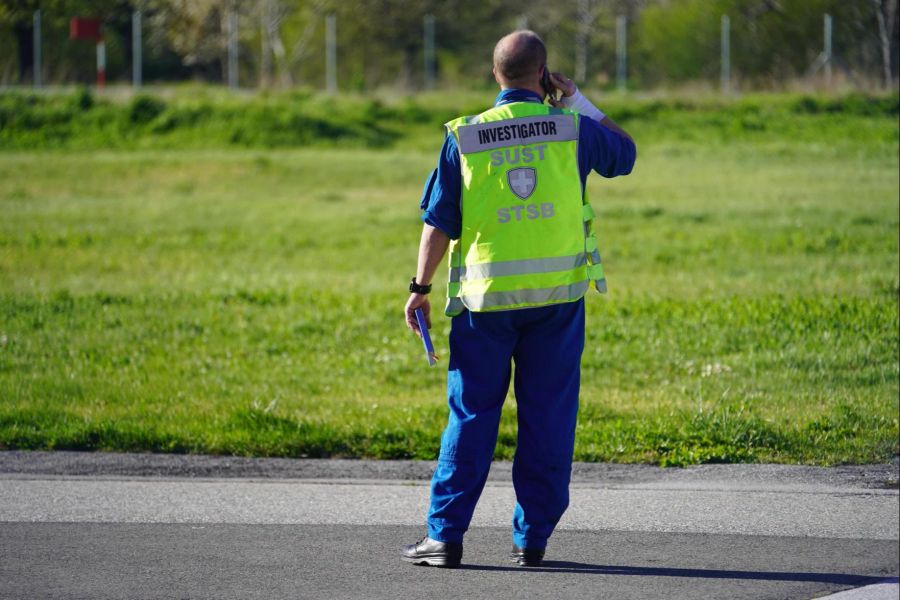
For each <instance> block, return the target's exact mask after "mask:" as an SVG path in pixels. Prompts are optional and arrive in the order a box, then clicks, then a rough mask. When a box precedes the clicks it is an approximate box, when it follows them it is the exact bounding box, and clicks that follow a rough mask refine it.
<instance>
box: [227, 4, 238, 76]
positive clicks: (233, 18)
mask: <svg viewBox="0 0 900 600" xmlns="http://www.w3.org/2000/svg"><path fill="white" fill-rule="evenodd" d="M238 85H239V83H238V15H237V12H236V11H235V10H234V7H233V6H232V7H230V8H229V9H228V87H229V88H231V89H233V90H234V89H237V87H238Z"/></svg>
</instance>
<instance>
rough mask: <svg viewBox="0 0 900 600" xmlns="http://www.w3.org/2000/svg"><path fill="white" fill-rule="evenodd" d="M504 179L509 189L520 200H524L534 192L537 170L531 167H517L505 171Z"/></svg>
mask: <svg viewBox="0 0 900 600" xmlns="http://www.w3.org/2000/svg"><path fill="white" fill-rule="evenodd" d="M506 181H507V182H508V183H509V189H510V191H512V193H513V194H515V195H516V196H518V197H519V199H521V200H525V199H526V198H528V197H529V196H530V195H531V194H533V193H534V188H535V187H536V186H537V171H535V170H534V168H532V167H518V168H515V169H510V170H509V171H507V172H506Z"/></svg>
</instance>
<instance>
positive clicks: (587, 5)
mask: <svg viewBox="0 0 900 600" xmlns="http://www.w3.org/2000/svg"><path fill="white" fill-rule="evenodd" d="M590 35H591V0H579V1H578V29H577V30H576V32H575V73H574V75H575V81H577V82H578V83H584V82H585V80H586V79H587V59H588V56H587V55H588V40H589V38H590Z"/></svg>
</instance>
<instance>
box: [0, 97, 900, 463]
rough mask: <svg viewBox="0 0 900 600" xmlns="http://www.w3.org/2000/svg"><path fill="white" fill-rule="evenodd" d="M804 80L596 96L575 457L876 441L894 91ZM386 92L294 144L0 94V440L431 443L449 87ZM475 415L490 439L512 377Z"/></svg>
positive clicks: (839, 451)
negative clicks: (796, 91) (417, 98)
mask: <svg viewBox="0 0 900 600" xmlns="http://www.w3.org/2000/svg"><path fill="white" fill-rule="evenodd" d="M490 100H491V96H489V95H485V96H484V97H467V98H466V99H465V102H463V103H464V104H465V105H466V106H467V107H468V106H471V105H477V104H478V103H479V102H481V103H489V102H490ZM4 101H5V102H6V103H7V106H10V105H11V103H13V102H18V101H19V100H15V99H14V100H10V99H9V98H7V99H5V100H4ZM312 101H313V100H310V102H312ZM316 101H317V102H319V100H316ZM348 102H349V101H348ZM829 102H830V101H829V100H828V99H810V98H806V99H803V98H801V99H796V98H788V97H781V96H773V97H758V98H750V99H746V100H743V101H741V102H733V103H724V104H722V103H718V102H717V103H707V104H702V103H701V104H699V105H685V104H683V103H682V104H679V103H677V102H672V103H668V104H667V103H658V102H657V103H654V102H651V101H645V102H643V103H637V104H636V105H635V106H634V107H633V106H631V105H630V104H629V101H628V100H627V99H618V100H614V101H611V102H610V103H608V104H604V108H607V107H609V108H607V111H608V112H609V113H610V114H611V116H613V118H617V117H618V116H619V115H618V114H617V112H616V109H617V110H618V111H619V114H620V115H621V117H622V118H621V121H622V124H623V125H624V126H626V127H627V128H629V129H630V130H632V131H633V133H634V135H635V137H636V139H637V142H638V150H639V152H638V154H639V157H638V163H637V166H636V168H635V171H634V174H633V175H632V176H630V177H628V178H621V179H616V180H603V179H602V178H600V177H599V176H595V177H594V178H593V179H592V180H591V183H590V195H591V199H592V203H593V205H594V207H595V209H596V210H597V212H598V213H599V220H598V230H599V237H600V238H601V251H603V256H604V263H605V266H606V272H607V278H608V283H609V286H610V294H609V295H607V296H605V297H601V296H597V295H593V296H591V297H589V299H588V302H587V307H588V327H587V338H588V342H587V347H586V350H585V354H584V358H583V385H582V406H581V413H580V420H579V426H578V427H579V431H578V441H577V446H576V459H578V460H607V461H620V462H622V461H624V462H635V461H641V462H656V463H660V464H666V465H683V464H693V463H701V462H747V461H750V462H752V461H773V462H804V463H816V464H834V463H844V462H863V463H865V462H881V461H886V460H889V459H890V458H891V457H892V456H893V455H894V454H896V453H897V451H898V404H897V394H898V263H900V261H898V223H900V208H898V192H900V190H898V127H897V118H896V104H897V101H896V96H894V97H893V98H889V99H887V100H883V99H882V100H879V102H881V104H880V105H878V106H879V107H880V108H877V109H872V110H870V109H869V107H870V106H871V105H873V104H872V103H875V101H872V103H870V104H867V103H866V101H865V100H864V99H863V100H860V99H858V98H854V99H850V100H848V101H847V102H843V103H841V102H832V103H831V104H829ZM59 103H60V105H63V106H72V105H73V101H72V100H71V99H66V98H63V99H62V100H59ZM804 103H806V109H803V107H804ZM885 103H886V104H885ZM74 105H76V106H77V105H78V104H77V102H76V103H75V104H74ZM882 105H886V106H887V107H888V110H884V108H883V106H882ZM348 106H351V108H352V107H353V106H354V105H352V103H351V104H348ZM392 106H393V105H390V104H388V105H385V106H381V105H379V107H380V108H378V110H383V111H385V113H386V114H389V113H390V114H394V113H391V111H392V110H394V111H395V113H396V114H394V116H395V117H396V118H397V120H398V121H402V120H403V119H404V118H408V119H409V123H410V125H409V127H408V129H407V130H406V131H407V133H405V134H404V133H403V129H402V128H400V127H397V128H396V129H395V130H389V129H385V131H393V133H391V134H390V135H387V134H386V135H387V137H385V138H384V139H381V138H379V139H378V140H376V142H377V143H373V141H372V139H370V138H369V137H366V135H367V134H365V133H361V134H360V137H359V138H358V139H356V138H353V137H352V136H350V138H348V140H349V141H348V142H347V143H342V144H337V145H335V144H333V143H329V141H328V139H327V136H328V132H329V131H330V130H329V129H328V128H327V127H326V128H325V129H323V130H322V131H323V132H324V133H323V134H322V135H323V136H324V137H323V140H322V143H317V141H316V140H315V139H313V140H306V141H303V142H302V143H303V144H305V147H296V145H297V144H298V143H301V142H297V141H296V140H295V142H296V143H293V146H292V143H288V142H285V143H281V142H278V141H277V139H276V141H275V142H273V141H272V140H268V141H267V140H266V139H262V138H259V139H256V140H255V141H253V140H251V141H249V142H248V141H247V140H246V139H238V140H233V139H231V138H228V140H230V141H228V140H225V139H224V138H222V139H219V138H216V139H215V140H214V141H212V142H209V141H206V142H204V140H205V139H206V138H204V137H203V135H204V134H203V131H205V130H204V129H203V127H202V126H198V127H200V128H199V130H198V131H199V132H200V133H197V132H194V133H193V134H191V133H190V132H188V131H181V130H179V129H177V128H175V129H167V130H161V131H157V132H153V131H151V129H152V128H153V127H154V123H158V122H162V121H163V120H165V119H166V118H168V117H167V116H166V114H167V113H166V112H165V111H166V110H170V109H171V110H175V109H174V108H171V107H169V108H167V107H164V108H163V109H161V110H158V111H157V112H156V113H154V114H153V115H152V116H151V117H150V118H149V119H145V120H144V121H140V122H138V123H137V125H135V126H134V127H136V129H134V130H132V129H127V128H126V127H125V126H124V125H121V124H120V126H119V127H120V129H116V130H115V131H114V132H113V133H110V131H113V130H112V129H111V130H109V131H107V132H106V134H104V136H105V137H102V138H100V139H93V138H90V137H78V135H77V133H78V131H79V130H77V129H75V130H73V131H75V133H74V134H65V135H63V134H59V135H57V136H55V137H53V136H51V137H49V138H48V137H46V136H44V137H41V135H39V134H37V133H34V132H35V131H42V130H41V129H40V128H39V127H38V126H37V125H34V123H38V124H39V119H38V121H33V122H32V126H31V129H28V127H27V126H23V125H21V124H18V125H17V124H16V123H18V122H17V121H14V119H13V117H11V116H10V115H12V114H13V112H12V109H10V110H9V111H8V112H7V113H2V111H0V211H2V215H3V217H2V220H0V448H46V449H98V450H134V451H138V450H150V451H159V452H206V453H234V454H244V455H272V456H371V457H380V458H399V457H416V458H433V457H434V456H435V455H436V451H437V448H438V444H439V434H440V431H441V429H442V427H443V424H444V422H445V419H446V403H445V399H444V390H443V384H444V381H445V376H446V375H445V372H444V371H443V369H441V368H436V369H428V368H427V366H426V363H425V361H424V359H423V356H422V351H421V346H420V343H419V342H418V340H417V338H415V337H413V335H412V334H411V333H409V332H408V331H407V330H406V329H405V327H404V324H403V317H402V307H403V303H404V301H405V299H406V293H405V291H404V289H405V286H406V283H407V282H408V280H409V277H410V275H411V273H412V272H413V270H414V267H415V253H416V244H417V241H418V236H419V232H420V221H419V210H418V200H419V195H420V193H421V189H422V185H423V183H424V179H425V177H426V176H427V175H428V173H429V172H430V169H432V168H433V167H434V163H435V161H436V155H437V150H438V148H439V147H440V142H441V132H440V129H439V128H438V127H437V125H436V123H439V122H440V119H441V118H443V116H444V115H446V114H451V113H452V109H453V107H452V106H449V107H448V106H446V105H438V104H437V102H435V105H434V106H429V105H428V104H427V103H425V104H423V105H422V106H420V107H418V108H415V107H414V108H410V107H409V106H405V107H404V108H403V111H400V109H399V108H396V107H394V108H392ZM798 107H800V109H803V110H799V109H798ZM88 108H89V110H88V109H85V110H86V111H87V112H86V113H85V114H86V115H87V116H85V117H83V118H84V119H87V122H90V120H91V119H95V118H96V116H91V114H92V113H91V112H90V110H105V111H109V112H110V114H113V113H114V112H115V110H117V109H115V107H110V106H100V107H99V108H98V107H97V106H91V107H88ZM157 108H159V107H157ZM45 109H46V107H44V108H41V110H45ZM46 110H49V109H46ZM46 110H45V112H46ZM67 110H68V109H67ZM79 110H81V109H79ZM122 110H123V111H125V110H132V111H133V110H134V108H133V104H132V106H131V107H124V108H122ZM348 110H350V109H348ZM369 110H374V109H369ZM237 112H239V111H237ZM4 114H6V116H5V117H4V116H3V115H4ZM17 114H19V115H22V114H24V113H22V112H21V110H20V112H19V113H17ZM29 114H30V113H29ZM79 114H80V113H79ZM127 114H130V113H127ZM127 114H126V117H123V119H124V120H123V121H122V123H125V122H126V121H127V119H128V117H127ZM404 115H406V116H404ZM409 115H412V116H409ZM423 115H424V116H423ZM16 118H18V117H16ZM29 118H30V117H29ZM34 118H35V119H37V117H34ZM78 118H82V117H77V116H76V117H72V116H71V115H70V117H68V119H69V120H65V119H62V120H57V125H58V127H57V129H58V130H59V131H62V130H63V129H65V128H66V127H69V128H71V127H74V126H72V125H70V123H72V122H77V119H78ZM260 118H261V117H260ZM22 119H23V120H25V119H26V117H22ZM142 119H143V117H142ZM222 123H224V124H223V125H221V126H222V127H226V126H227V123H230V121H228V120H227V119H224V117H223V121H222ZM209 127H212V125H210V126H209ZM354 127H359V128H365V127H366V122H365V120H363V121H361V122H360V124H358V125H355V126H354ZM123 132H124V133H123ZM410 132H411V133H410ZM192 135H193V136H194V137H191V136H192ZM348 135H349V134H348ZM117 136H118V137H117ZM166 136H170V137H169V138H167V137H166ZM278 139H282V138H278ZM284 139H288V141H290V139H292V138H290V136H287V137H286V138H284ZM23 140H24V141H23ZM28 140H30V141H28ZM42 140H43V141H42ZM167 140H168V141H167ZM260 140H262V141H260ZM354 140H355V142H354ZM36 148H37V149H36ZM443 281H444V273H443V272H442V273H441V278H440V279H439V280H438V283H439V284H441V283H443ZM437 287H439V286H436V288H437ZM437 303H438V304H440V300H439V299H438V302H437ZM448 329H449V321H448V320H447V319H445V318H443V317H436V318H435V329H434V336H435V339H436V342H437V346H438V353H439V354H441V353H442V352H441V351H442V350H444V351H445V350H446V334H447V332H448ZM442 362H443V364H444V365H446V361H442ZM501 427H502V428H501V435H500V441H499V444H498V447H497V456H499V457H505V458H508V457H511V456H512V453H513V451H514V447H515V402H514V399H513V397H512V396H510V398H509V400H508V403H507V407H506V409H505V413H504V418H503V421H502V426H501Z"/></svg>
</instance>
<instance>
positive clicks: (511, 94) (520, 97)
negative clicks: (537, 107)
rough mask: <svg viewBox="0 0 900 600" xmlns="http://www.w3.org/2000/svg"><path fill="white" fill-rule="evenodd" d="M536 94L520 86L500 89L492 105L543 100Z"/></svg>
mask: <svg viewBox="0 0 900 600" xmlns="http://www.w3.org/2000/svg"><path fill="white" fill-rule="evenodd" d="M543 101H544V100H543V98H541V97H540V96H539V95H538V94H536V93H534V92H532V91H531V90H523V89H521V88H509V89H507V90H500V93H499V94H497V98H496V99H495V100H494V106H503V105H504V104H512V103H513V102H543Z"/></svg>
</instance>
